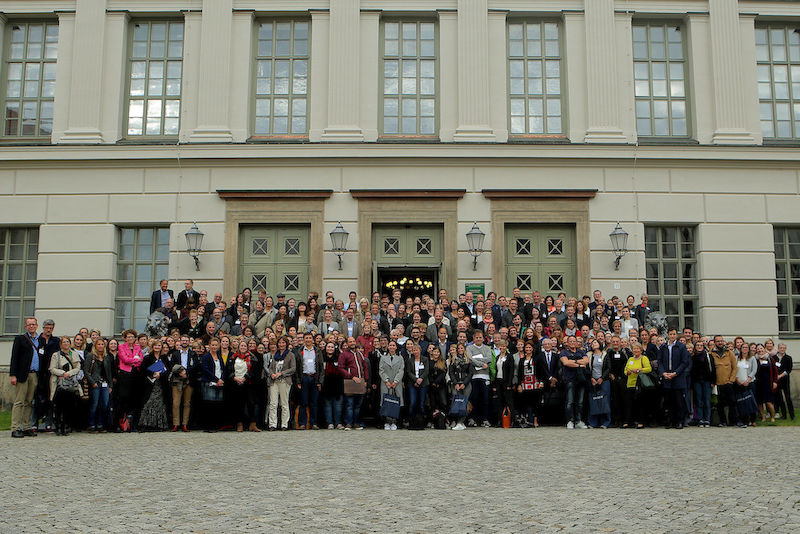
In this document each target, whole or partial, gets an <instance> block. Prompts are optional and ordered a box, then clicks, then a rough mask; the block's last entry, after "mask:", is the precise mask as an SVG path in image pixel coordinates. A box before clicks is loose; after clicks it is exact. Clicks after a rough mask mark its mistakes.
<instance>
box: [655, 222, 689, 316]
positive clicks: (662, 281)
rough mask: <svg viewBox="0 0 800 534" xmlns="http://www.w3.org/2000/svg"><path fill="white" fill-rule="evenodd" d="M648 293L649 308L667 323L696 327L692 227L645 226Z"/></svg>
mask: <svg viewBox="0 0 800 534" xmlns="http://www.w3.org/2000/svg"><path fill="white" fill-rule="evenodd" d="M644 251H645V260H646V267H645V271H646V277H647V295H648V296H649V297H650V307H651V308H652V309H653V310H656V311H660V312H661V313H663V314H664V315H666V316H667V320H668V322H669V325H670V326H674V327H676V328H683V327H685V326H688V327H690V328H695V329H696V328H697V327H698V324H697V309H698V306H697V259H696V255H695V241H694V227H691V226H645V229H644Z"/></svg>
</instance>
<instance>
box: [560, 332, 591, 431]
mask: <svg viewBox="0 0 800 534" xmlns="http://www.w3.org/2000/svg"><path fill="white" fill-rule="evenodd" d="M560 356H561V367H562V368H563V370H564V385H565V388H566V391H565V395H566V402H565V403H564V412H565V417H566V419H567V428H586V425H585V424H584V422H583V421H581V417H582V415H581V414H583V397H584V395H585V394H586V381H587V378H586V368H587V366H588V365H589V357H588V356H586V353H585V352H583V351H582V350H580V349H578V340H577V338H576V337H575V336H569V337H568V338H567V348H565V349H564V350H562V351H561V355H560ZM578 373H581V376H579V375H578Z"/></svg>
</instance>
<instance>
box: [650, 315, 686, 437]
mask: <svg viewBox="0 0 800 534" xmlns="http://www.w3.org/2000/svg"><path fill="white" fill-rule="evenodd" d="M667 338H668V341H667V342H666V343H664V344H663V345H661V348H660V349H659V352H658V374H659V376H661V388H662V389H663V391H664V401H665V404H666V408H667V411H668V412H669V418H668V419H667V421H666V424H665V425H664V426H665V427H666V428H670V427H674V428H676V429H678V430H680V429H681V428H683V422H684V419H685V418H686V402H685V399H686V397H685V392H684V390H685V389H686V374H687V373H688V372H689V371H690V370H691V360H690V359H689V352H688V351H687V350H686V345H684V344H683V343H681V342H680V341H678V329H677V328H670V329H669V330H668V331H667Z"/></svg>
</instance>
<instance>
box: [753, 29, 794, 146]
mask: <svg viewBox="0 0 800 534" xmlns="http://www.w3.org/2000/svg"><path fill="white" fill-rule="evenodd" d="M759 30H765V31H766V34H767V43H766V46H767V49H768V53H769V59H767V60H759V59H758V47H759V44H758V40H756V42H755V43H754V46H755V48H756V79H757V83H758V85H759V93H758V107H759V117H758V119H759V120H758V122H759V131H760V132H761V135H762V137H763V139H764V141H765V142H767V143H778V144H780V143H787V142H788V143H797V142H800V111H798V112H797V113H795V112H794V111H793V108H794V107H797V108H799V109H800V91H798V94H797V95H793V91H792V71H793V70H794V69H793V67H794V68H795V69H796V70H797V71H798V72H800V57H798V58H797V59H796V60H794V61H793V60H792V58H791V48H790V43H789V39H790V35H791V34H792V33H797V34H798V37H800V23H798V22H796V21H795V22H794V23H793V24H792V23H780V24H778V23H774V22H773V23H770V22H761V23H757V24H756V26H755V35H756V36H757V34H758V32H759ZM772 30H783V34H784V39H785V49H786V58H785V60H783V61H777V62H776V61H775V60H774V59H773V56H772V54H773V50H772ZM775 65H779V66H785V67H786V74H787V77H786V84H787V98H781V99H778V98H776V96H775V71H774V66H775ZM762 66H766V67H768V68H769V78H770V79H769V87H770V97H769V98H762V97H761V94H760V85H761V80H760V74H759V73H758V70H760V67H762ZM784 103H785V104H787V105H788V106H789V121H788V122H789V127H790V129H791V130H792V132H791V135H790V136H789V137H781V136H778V135H777V134H778V122H779V121H778V117H777V107H778V105H779V104H784ZM764 105H769V106H770V113H771V119H770V122H771V123H772V124H771V125H772V134H773V135H771V136H767V135H766V134H764V129H763V127H762V124H763V123H764V122H766V121H765V119H762V117H761V107H762V106H764ZM795 115H797V118H795Z"/></svg>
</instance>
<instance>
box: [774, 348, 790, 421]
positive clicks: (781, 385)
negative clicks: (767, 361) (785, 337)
mask: <svg viewBox="0 0 800 534" xmlns="http://www.w3.org/2000/svg"><path fill="white" fill-rule="evenodd" d="M773 359H774V360H775V367H776V369H777V370H778V389H777V390H776V391H775V403H776V408H778V410H780V413H781V417H782V418H783V419H786V415H787V413H788V415H789V417H790V418H791V419H792V421H794V404H792V392H791V389H790V387H789V378H790V375H791V373H792V357H791V356H789V355H788V354H786V344H785V343H779V344H778V353H777V354H776V355H775V356H773Z"/></svg>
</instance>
